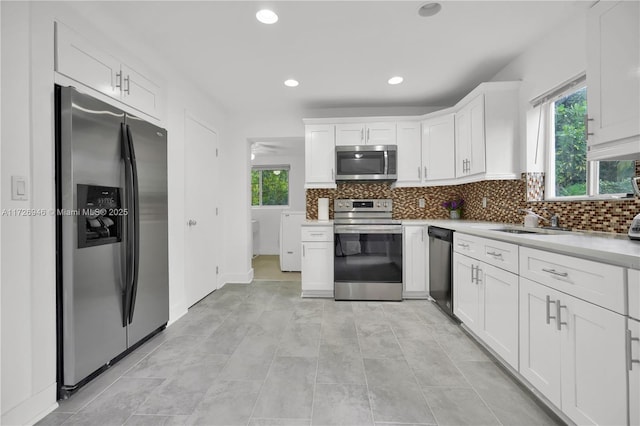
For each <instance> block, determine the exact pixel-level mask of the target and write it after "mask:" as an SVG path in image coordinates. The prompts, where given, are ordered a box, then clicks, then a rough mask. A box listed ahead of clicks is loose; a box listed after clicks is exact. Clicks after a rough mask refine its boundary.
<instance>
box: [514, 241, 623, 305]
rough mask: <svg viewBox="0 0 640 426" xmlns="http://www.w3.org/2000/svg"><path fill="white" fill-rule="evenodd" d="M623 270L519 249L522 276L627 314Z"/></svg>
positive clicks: (559, 255)
mask: <svg viewBox="0 0 640 426" xmlns="http://www.w3.org/2000/svg"><path fill="white" fill-rule="evenodd" d="M624 274H625V270H624V268H621V267H618V266H613V265H607V264H604V263H599V262H593V261H591V260H585V259H579V258H576V257H571V256H565V255H562V254H557V253H551V252H546V251H541V250H535V249H531V248H528V247H520V275H521V276H522V277H525V278H529V279H530V280H532V281H536V282H538V283H541V284H544V285H547V286H549V287H552V288H555V289H557V290H560V291H562V292H564V293H567V294H570V295H572V296H575V297H577V298H579V299H583V300H586V301H588V302H591V303H594V304H596V305H598V306H602V307H604V308H607V309H610V310H612V311H614V312H618V313H620V314H623V315H624V314H625V311H626V307H625V288H624V279H625V276H624Z"/></svg>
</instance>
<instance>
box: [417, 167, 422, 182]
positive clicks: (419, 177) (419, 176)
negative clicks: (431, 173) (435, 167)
mask: <svg viewBox="0 0 640 426" xmlns="http://www.w3.org/2000/svg"><path fill="white" fill-rule="evenodd" d="M418 179H422V176H421V175H420V167H418Z"/></svg>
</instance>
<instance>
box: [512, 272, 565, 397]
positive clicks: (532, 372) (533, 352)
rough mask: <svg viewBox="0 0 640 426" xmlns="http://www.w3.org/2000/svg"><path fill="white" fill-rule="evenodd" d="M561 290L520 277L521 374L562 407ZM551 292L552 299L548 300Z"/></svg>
mask: <svg viewBox="0 0 640 426" xmlns="http://www.w3.org/2000/svg"><path fill="white" fill-rule="evenodd" d="M559 294H560V293H559V292H557V291H555V290H552V289H550V288H548V287H545V286H543V285H541V284H538V283H535V282H533V281H531V280H528V279H526V278H522V277H520V368H519V370H518V371H520V374H522V376H523V377H524V378H525V379H527V380H528V381H529V382H530V383H531V384H532V385H533V386H535V387H536V389H538V390H539V391H540V392H541V393H542V394H543V395H544V396H546V397H547V398H548V399H549V401H551V402H552V403H554V404H555V405H556V406H557V407H560V404H561V396H560V333H558V330H557V325H556V323H555V319H554V318H550V319H549V323H547V317H548V316H549V317H554V316H555V301H556V300H557V299H558V295H559ZM547 296H549V302H547Z"/></svg>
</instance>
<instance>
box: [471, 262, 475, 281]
mask: <svg viewBox="0 0 640 426" xmlns="http://www.w3.org/2000/svg"><path fill="white" fill-rule="evenodd" d="M475 268H476V266H475V265H473V264H472V265H471V282H473V271H474V269H475Z"/></svg>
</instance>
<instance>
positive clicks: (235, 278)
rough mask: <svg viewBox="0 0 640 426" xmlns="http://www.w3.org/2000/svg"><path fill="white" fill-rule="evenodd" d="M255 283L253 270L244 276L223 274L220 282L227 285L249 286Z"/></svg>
mask: <svg viewBox="0 0 640 426" xmlns="http://www.w3.org/2000/svg"><path fill="white" fill-rule="evenodd" d="M251 281H253V268H251V269H249V270H248V271H247V272H246V273H244V274H223V275H222V278H221V280H220V282H222V283H223V286H224V285H225V284H249V283H251Z"/></svg>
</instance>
